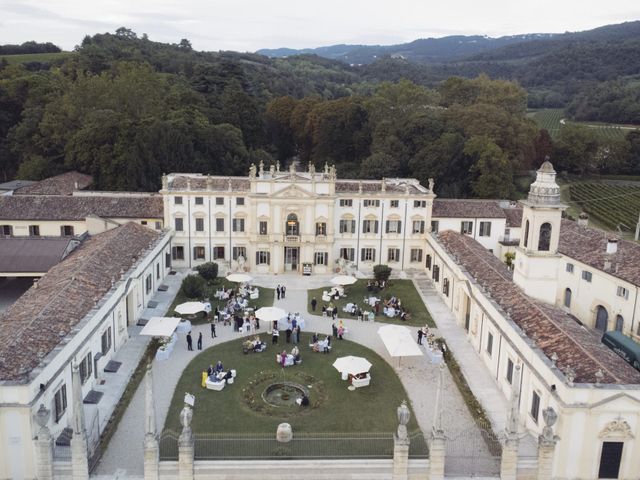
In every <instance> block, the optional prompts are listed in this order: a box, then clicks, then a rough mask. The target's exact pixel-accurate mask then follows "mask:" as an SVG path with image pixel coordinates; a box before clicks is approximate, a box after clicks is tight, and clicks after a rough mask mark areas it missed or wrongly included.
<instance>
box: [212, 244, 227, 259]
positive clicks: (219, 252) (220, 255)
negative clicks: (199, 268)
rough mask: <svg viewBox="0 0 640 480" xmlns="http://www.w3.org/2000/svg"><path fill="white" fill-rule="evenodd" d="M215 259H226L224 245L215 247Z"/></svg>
mask: <svg viewBox="0 0 640 480" xmlns="http://www.w3.org/2000/svg"><path fill="white" fill-rule="evenodd" d="M213 259H214V260H224V247H213Z"/></svg>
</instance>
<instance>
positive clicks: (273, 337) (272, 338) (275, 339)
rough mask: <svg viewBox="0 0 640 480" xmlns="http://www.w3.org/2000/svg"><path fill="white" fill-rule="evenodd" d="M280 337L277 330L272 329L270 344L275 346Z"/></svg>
mask: <svg viewBox="0 0 640 480" xmlns="http://www.w3.org/2000/svg"><path fill="white" fill-rule="evenodd" d="M279 336H280V332H279V331H278V329H277V328H274V329H273V334H272V335H271V343H273V344H276V343H278V337H279Z"/></svg>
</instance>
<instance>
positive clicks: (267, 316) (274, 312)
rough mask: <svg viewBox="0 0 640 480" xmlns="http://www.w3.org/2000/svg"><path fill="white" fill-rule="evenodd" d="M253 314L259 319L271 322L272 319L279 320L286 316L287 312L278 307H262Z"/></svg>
mask: <svg viewBox="0 0 640 480" xmlns="http://www.w3.org/2000/svg"><path fill="white" fill-rule="evenodd" d="M255 316H256V317H258V318H259V319H260V320H264V321H266V322H272V321H274V320H280V319H281V318H284V317H286V316H287V312H286V311H285V310H283V309H282V308H278V307H262V308H259V309H258V310H256V311H255Z"/></svg>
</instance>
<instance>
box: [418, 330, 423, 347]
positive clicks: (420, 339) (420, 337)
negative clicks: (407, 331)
mask: <svg viewBox="0 0 640 480" xmlns="http://www.w3.org/2000/svg"><path fill="white" fill-rule="evenodd" d="M423 335H424V333H423V332H422V329H421V328H420V329H418V345H422V336H423Z"/></svg>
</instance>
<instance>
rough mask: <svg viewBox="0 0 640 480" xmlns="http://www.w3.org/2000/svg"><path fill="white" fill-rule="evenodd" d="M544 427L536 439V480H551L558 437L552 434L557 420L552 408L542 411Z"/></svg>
mask: <svg viewBox="0 0 640 480" xmlns="http://www.w3.org/2000/svg"><path fill="white" fill-rule="evenodd" d="M542 418H543V419H544V423H545V427H544V428H543V429H542V435H540V436H539V437H538V480H551V475H552V472H553V456H554V453H555V450H556V443H557V442H558V440H560V437H558V436H557V435H554V434H553V428H552V427H553V425H554V424H555V423H556V420H557V419H558V414H557V413H556V412H555V410H553V408H551V407H548V408H545V409H544V410H543V411H542Z"/></svg>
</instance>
